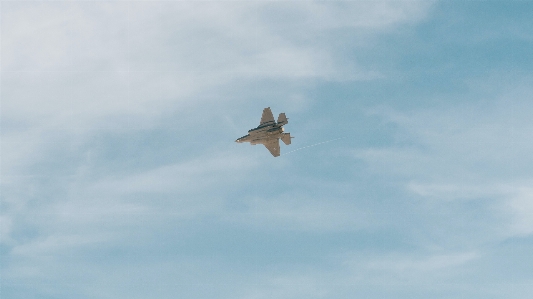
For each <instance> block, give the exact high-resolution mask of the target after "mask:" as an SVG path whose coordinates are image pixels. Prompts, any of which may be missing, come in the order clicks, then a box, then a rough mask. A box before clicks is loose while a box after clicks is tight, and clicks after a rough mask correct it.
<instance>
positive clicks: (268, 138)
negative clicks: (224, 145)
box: [235, 107, 293, 157]
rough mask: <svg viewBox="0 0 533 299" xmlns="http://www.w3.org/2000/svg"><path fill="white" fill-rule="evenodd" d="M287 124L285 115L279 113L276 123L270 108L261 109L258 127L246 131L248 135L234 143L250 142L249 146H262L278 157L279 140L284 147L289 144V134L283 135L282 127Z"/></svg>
mask: <svg viewBox="0 0 533 299" xmlns="http://www.w3.org/2000/svg"><path fill="white" fill-rule="evenodd" d="M288 123H289V119H288V118H287V117H286V116H285V113H280V114H279V116H278V121H277V122H276V121H275V120H274V115H273V114H272V111H271V110H270V107H268V108H265V109H263V115H262V116H261V122H260V123H259V126H257V127H256V128H254V129H251V130H249V131H248V135H246V136H243V137H241V138H239V139H237V140H235V142H239V143H243V142H250V144H251V145H256V144H263V145H264V146H265V147H266V148H267V149H268V150H269V151H270V153H271V154H272V156H274V157H278V156H279V155H280V147H279V140H280V139H281V140H282V141H283V143H285V144H286V145H289V144H291V138H293V137H291V134H290V133H284V130H283V126H284V125H286V124H288Z"/></svg>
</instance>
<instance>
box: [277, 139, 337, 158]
mask: <svg viewBox="0 0 533 299" xmlns="http://www.w3.org/2000/svg"><path fill="white" fill-rule="evenodd" d="M343 138H346V137H340V138H335V139H331V140H328V141H323V142H319V143H315V144H312V145H308V146H304V147H300V148H297V149H295V150H293V151H290V152H288V153H285V154H283V155H280V156H284V155H288V154H290V153H293V152H295V151H299V150H302V149H304V148H308V147H313V146H317V145H320V144H324V143H328V142H332V141H335V140H339V139H343Z"/></svg>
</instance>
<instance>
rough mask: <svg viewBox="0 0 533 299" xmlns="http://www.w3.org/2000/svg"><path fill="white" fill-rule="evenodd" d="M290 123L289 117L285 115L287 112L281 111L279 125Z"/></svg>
mask: <svg viewBox="0 0 533 299" xmlns="http://www.w3.org/2000/svg"><path fill="white" fill-rule="evenodd" d="M288 123H289V119H288V118H287V117H286V116H285V113H280V114H279V116H278V125H280V126H283V125H286V124H288Z"/></svg>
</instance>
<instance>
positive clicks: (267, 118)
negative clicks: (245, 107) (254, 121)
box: [259, 107, 275, 125]
mask: <svg viewBox="0 0 533 299" xmlns="http://www.w3.org/2000/svg"><path fill="white" fill-rule="evenodd" d="M267 123H275V122H274V115H273V114H272V110H270V107H268V108H265V109H263V115H262V116H261V123H259V125H264V124H267Z"/></svg>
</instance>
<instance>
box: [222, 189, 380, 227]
mask: <svg viewBox="0 0 533 299" xmlns="http://www.w3.org/2000/svg"><path fill="white" fill-rule="evenodd" d="M240 210H241V211H233V212H232V211H230V212H227V213H225V214H224V215H223V216H222V217H223V219H224V220H225V221H229V222H237V223H243V224H245V225H247V226H256V227H261V228H262V229H284V230H292V231H313V232H316V231H357V230H361V229H364V228H365V227H368V226H369V225H370V222H371V217H370V216H369V215H368V214H367V213H365V212H364V211H362V210H361V209H359V208H358V207H357V206H355V205H353V204H347V203H346V202H345V201H343V200H339V199H335V198H331V197H327V196H326V197H318V198H312V197H306V196H301V195H294V194H284V195H281V196H279V197H277V198H247V199H246V202H245V203H244V207H243V208H241V209H240Z"/></svg>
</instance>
